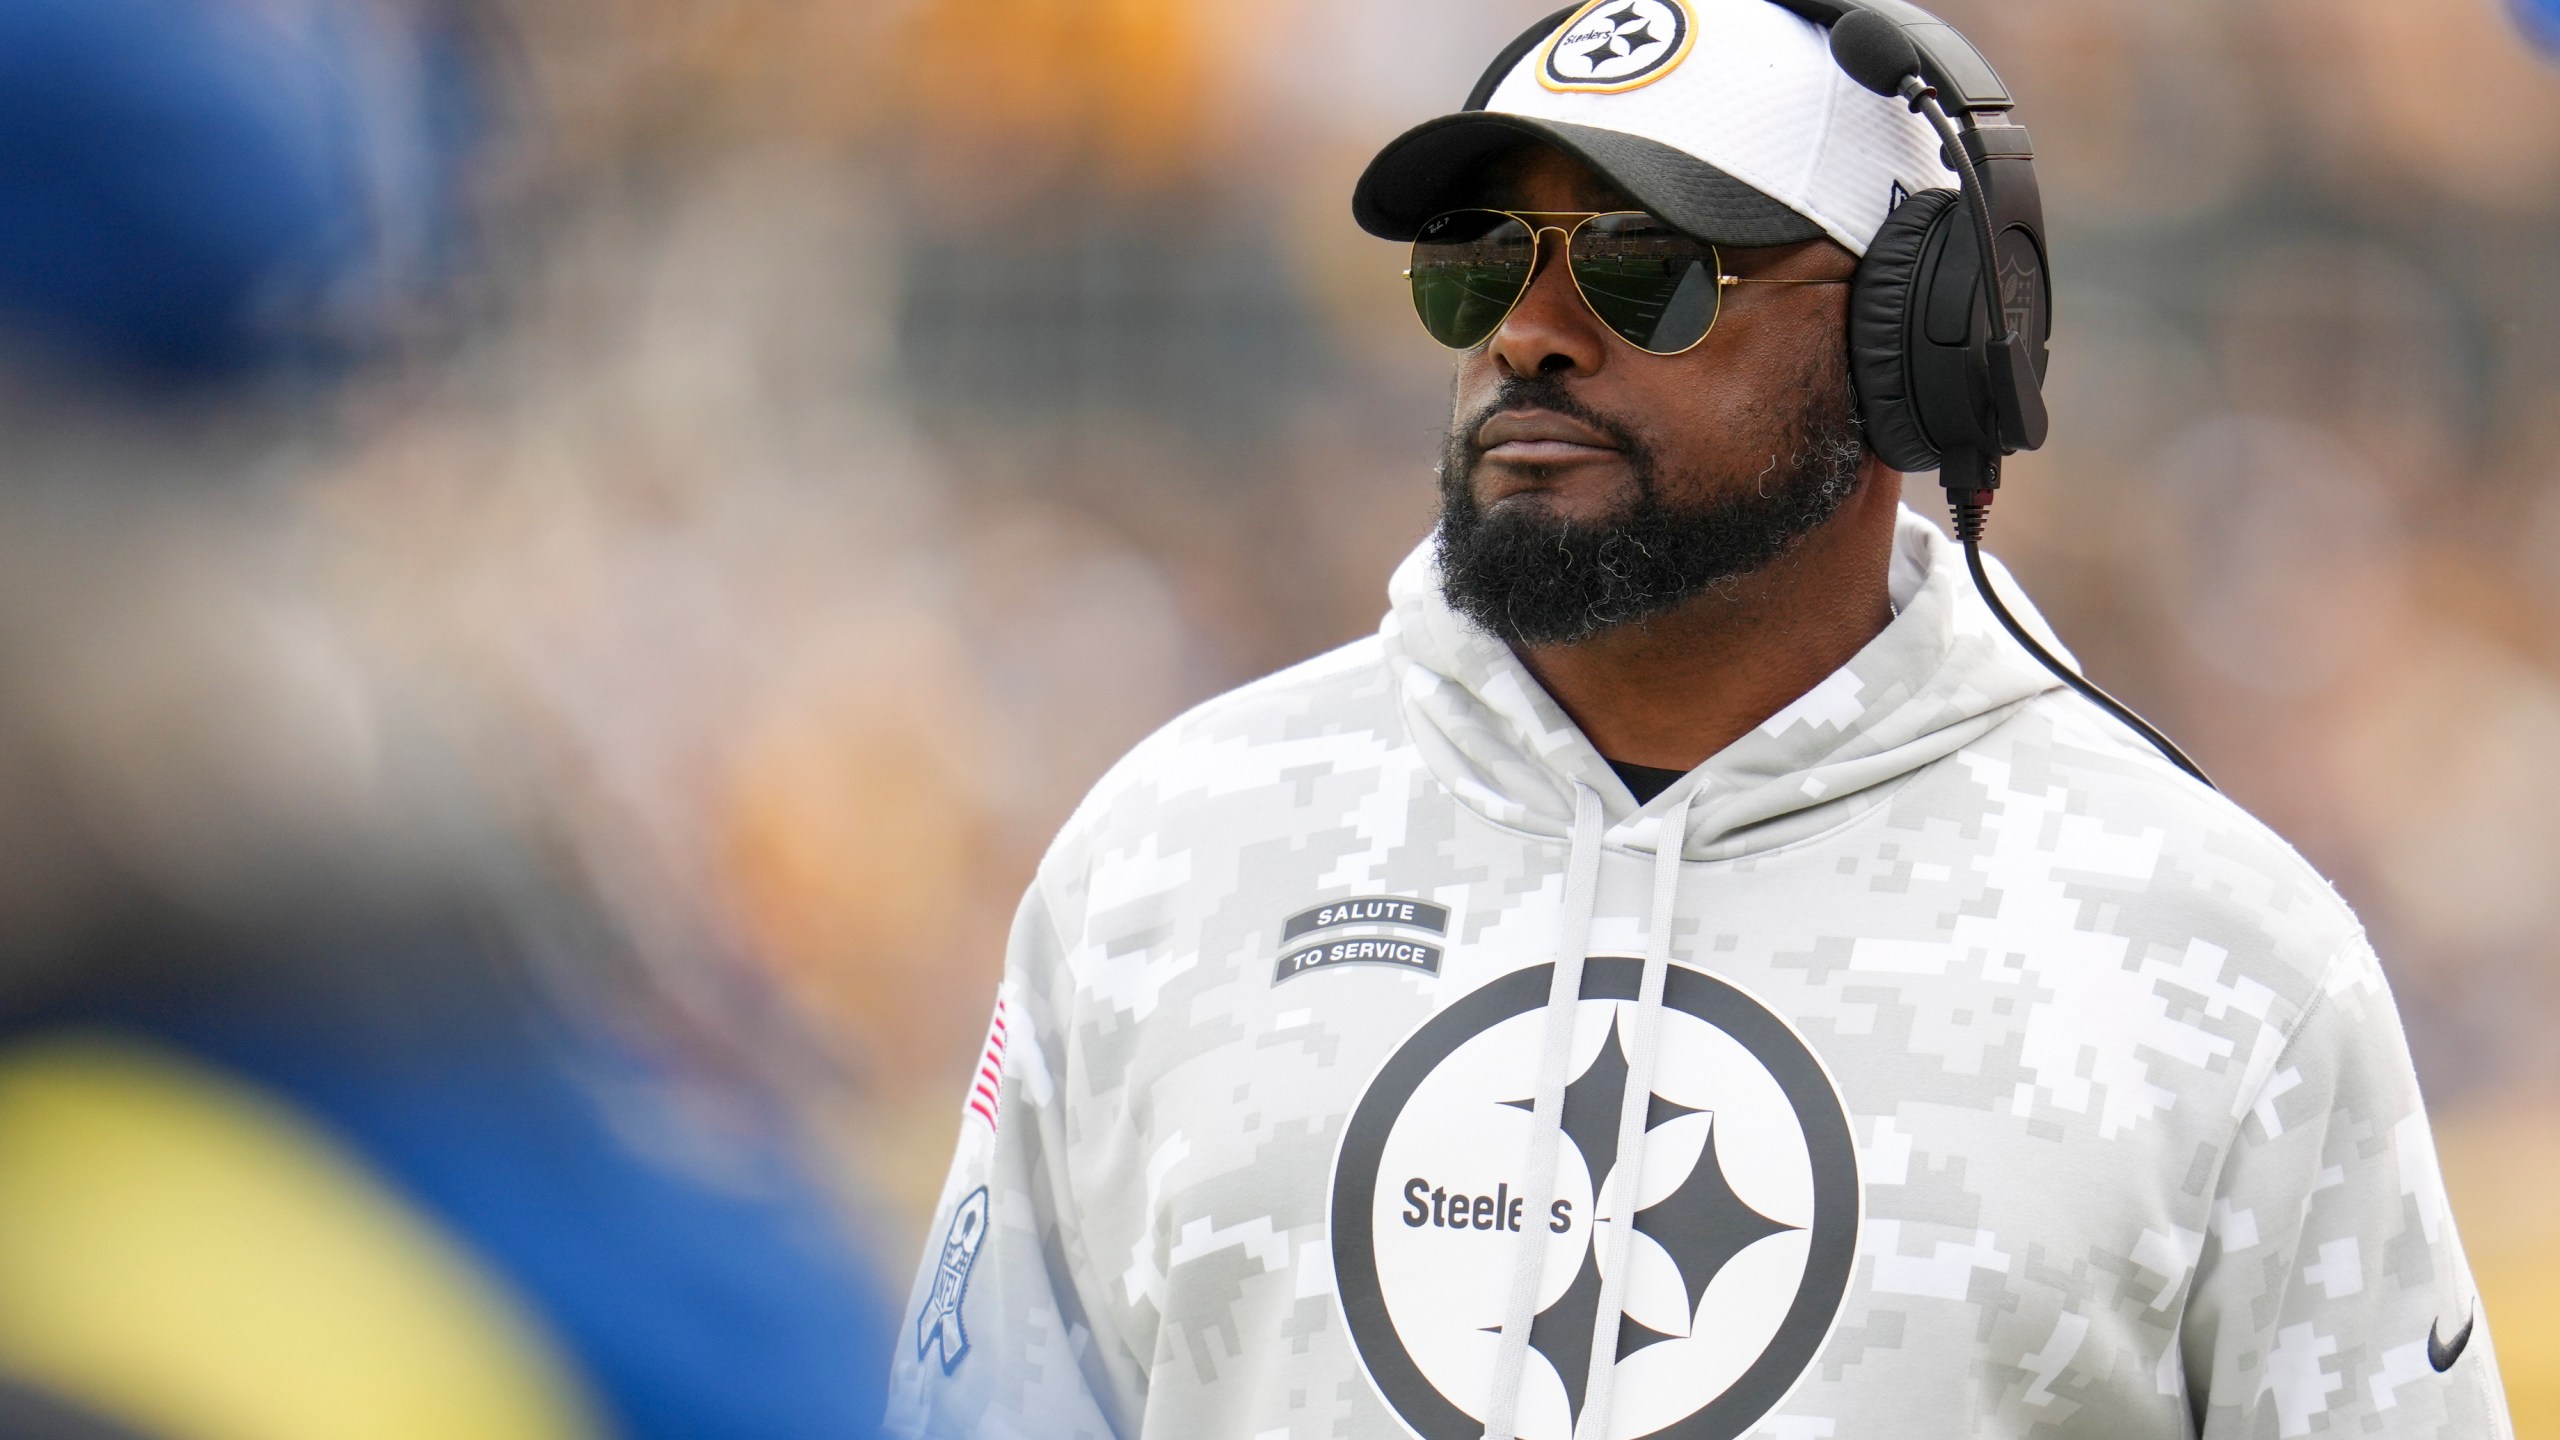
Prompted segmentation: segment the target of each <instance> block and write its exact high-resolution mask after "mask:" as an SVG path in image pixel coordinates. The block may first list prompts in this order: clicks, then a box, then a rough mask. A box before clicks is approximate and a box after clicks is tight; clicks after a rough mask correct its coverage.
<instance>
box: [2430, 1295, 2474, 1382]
mask: <svg viewBox="0 0 2560 1440" xmlns="http://www.w3.org/2000/svg"><path fill="white" fill-rule="evenodd" d="M2479 1319H2480V1308H2479V1307H2478V1306H2477V1305H2475V1306H2473V1307H2472V1309H2471V1313H2470V1314H2468V1315H2465V1316H2463V1317H2462V1328H2461V1329H2460V1330H2457V1331H2455V1332H2454V1335H2453V1343H2451V1344H2446V1343H2445V1342H2444V1340H2443V1339H2442V1338H2440V1337H2439V1336H2438V1335H2437V1334H2436V1331H2437V1330H2438V1329H2439V1328H2441V1327H2442V1326H2443V1324H2444V1322H2443V1321H2441V1320H2437V1321H2434V1322H2432V1323H2430V1324H2429V1325H2428V1326H2427V1363H2428V1364H2430V1365H2433V1366H2434V1367H2436V1373H2437V1374H2439V1375H2441V1374H2443V1373H2444V1372H2445V1371H2447V1370H2450V1369H2452V1368H2453V1362H2454V1361H2456V1360H2459V1359H2461V1358H2462V1352H2463V1350H2464V1348H2465V1347H2467V1346H2469V1345H2470V1344H2471V1327H2472V1326H2473V1325H2474V1324H2476V1323H2478V1321H2479Z"/></svg>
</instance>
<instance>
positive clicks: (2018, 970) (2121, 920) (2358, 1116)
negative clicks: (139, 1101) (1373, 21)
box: [890, 514, 2507, 1440]
mask: <svg viewBox="0 0 2560 1440" xmlns="http://www.w3.org/2000/svg"><path fill="white" fill-rule="evenodd" d="M1892 587H1893V593H1894V596H1895V600H1896V604H1897V605H1898V607H1899V610H1900V614H1899V616H1898V618H1896V619H1895V621H1894V622H1893V623H1892V625H1891V626H1889V627H1888V628H1887V629H1886V630H1885V631H1884V632H1883V633H1882V634H1881V635H1879V636H1878V637H1877V638H1876V639H1875V640H1874V641H1873V642H1872V643H1870V644H1869V645H1868V646H1867V647H1866V648H1865V649H1864V650H1863V651H1861V652H1860V653H1859V654H1858V655H1857V657H1856V658H1855V659H1853V660H1851V661H1850V663H1849V664H1848V665H1847V666H1846V667H1844V668H1843V669H1841V670H1840V671H1838V672H1837V673H1835V674H1833V675H1832V676H1831V677H1829V678H1828V679H1826V680H1824V681H1823V682H1822V683H1821V684H1819V685H1816V686H1815V687H1814V688H1813V689H1812V690H1810V691H1808V692H1807V693H1806V694H1805V695H1803V696H1802V697H1801V698H1800V699H1798V700H1797V701H1796V702H1795V703H1793V704H1791V705H1789V706H1788V707H1787V708H1786V709H1784V710H1782V711H1780V712H1779V713H1778V714H1776V715H1774V716H1772V717H1770V718H1769V720H1768V721H1767V722H1766V723H1765V724H1763V725H1761V726H1760V727H1759V728H1758V729H1756V730H1754V731H1753V732H1752V733H1750V734H1749V735H1747V736H1745V737H1743V738H1742V739H1741V740H1739V741H1737V742H1735V743H1734V744H1733V745H1732V746H1730V747H1728V748H1727V749H1726V750H1724V751H1723V752H1722V753H1720V754H1718V755H1717V756H1715V757H1714V758H1713V759H1712V760H1710V761H1708V762H1707V763H1706V764H1705V765H1703V766H1701V767H1700V768H1699V769H1698V770H1697V771H1695V772H1693V773H1692V774H1690V775H1689V776H1687V777H1686V778H1684V779H1683V780H1681V781H1680V782H1679V783H1677V784H1675V785H1673V786H1672V787H1671V788H1670V789H1668V790H1666V791H1665V792H1663V793H1662V794H1661V795H1659V796H1657V797H1656V798H1654V799H1653V800H1652V801H1651V802H1650V803H1648V804H1643V805H1639V804H1637V803H1636V801H1635V798H1634V797H1633V796H1632V795H1631V794H1630V793H1629V792H1628V791H1627V790H1626V788H1625V787H1624V786H1623V785H1622V784H1621V783H1620V782H1619V780H1618V778H1617V777H1616V776H1615V774H1614V773H1613V772H1612V771H1611V770H1610V769H1609V767H1608V765H1607V763H1606V762H1605V761H1604V760H1603V759H1602V758H1601V757H1600V755H1599V754H1598V753H1596V752H1595V751H1594V750H1593V749H1592V747H1591V746H1590V744H1589V743H1588V742H1587V741H1586V740H1585V739H1584V738H1583V736H1582V735H1581V733H1580V731H1579V730H1577V729H1576V728H1575V726H1574V725H1573V723H1572V722H1571V721H1570V720H1569V719H1568V718H1567V717H1566V716H1565V715H1564V713H1563V712H1562V711H1561V710H1559V709H1558V708H1557V707H1556V705H1555V704H1554V703H1553V702H1552V701H1551V700H1550V699H1549V698H1548V697H1547V696H1546V695H1545V694H1544V693H1543V692H1542V691H1541V690H1540V688H1539V687H1538V685H1537V684H1536V682H1535V681H1534V680H1533V679H1532V678H1531V677H1530V675H1529V674H1528V672H1527V671H1526V670H1525V669H1524V668H1523V667H1522V666H1521V664H1520V663H1519V661H1518V660H1517V658H1516V657H1514V656H1513V655H1512V654H1511V652H1510V651H1509V650H1508V649H1507V648H1506V647H1505V646H1503V645H1502V644H1501V643H1500V642H1498V641H1496V640H1494V639H1493V638H1491V637H1490V636H1488V635H1486V634H1484V633H1483V632H1481V631H1479V630H1477V629H1475V628H1473V627H1472V626H1470V625H1469V624H1468V623H1467V622H1465V621H1464V620H1462V619H1460V618H1459V617H1458V616H1456V615H1455V614H1454V613H1452V612H1451V611H1450V610H1449V609H1448V608H1447V607H1446V606H1445V605H1444V604H1443V603H1442V601H1441V599H1440V595H1439V586H1438V579H1437V575H1436V573H1435V571H1434V568H1433V565H1432V563H1431V558H1430V551H1429V547H1427V546H1426V547H1425V548H1424V549H1423V550H1421V551H1419V552H1417V553H1416V554H1415V555H1414V556H1413V558H1412V559H1410V560H1408V561H1407V562H1406V563H1405V565H1404V566H1403V567H1402V568H1401V569H1400V570H1399V571H1398V573H1397V575H1396V577H1395V580H1394V582H1393V586H1392V596H1393V602H1394V608H1393V610H1392V612H1391V613H1390V614H1389V615H1388V617H1387V619H1386V622H1385V624H1384V625H1383V626H1382V627H1381V629H1380V633H1379V634H1378V635H1377V636H1376V637H1375V638H1373V639H1369V640H1365V641H1362V642H1359V643H1357V644H1354V645H1350V646H1347V647H1345V648H1344V649H1341V650H1339V651H1336V652H1334V653H1332V654H1329V655H1325V656H1322V657H1320V658H1318V659H1315V660H1312V661H1309V662H1307V663H1306V664H1303V665H1300V666H1298V667H1296V668H1295V669H1292V670H1289V671H1286V672H1284V673H1282V674H1279V675H1276V676H1273V677H1271V678H1269V679H1267V680H1264V681H1261V682H1259V683H1257V684H1254V685H1251V686H1247V687H1245V688H1244V689H1242V690H1238V691H1236V692H1234V693H1232V694H1230V695H1227V696H1224V697H1222V698H1220V699H1217V700H1214V701H1212V702H1210V703H1209V704H1207V705H1204V706H1202V707H1200V708H1199V709H1198V710H1195V711H1193V712H1192V713H1190V714H1189V715H1186V716H1184V717H1183V718H1181V719H1180V720H1177V721H1175V722H1174V723H1173V724H1172V725H1170V726H1168V727H1166V728H1165V729H1164V730H1163V731H1161V732H1160V733H1158V734H1157V735H1156V736H1154V737H1153V738H1151V739H1150V740H1148V741H1147V742H1145V743H1144V744H1143V745H1141V746H1140V747H1139V748H1138V749H1137V750H1135V751H1134V752H1132V753H1131V754H1130V755H1129V757H1128V758H1127V759H1126V760H1124V761H1123V762H1122V763H1121V764H1120V765H1119V766H1118V767H1116V768H1115V769H1114V770H1113V771H1112V772H1111V773H1110V774H1109V775H1108V776H1107V777H1106V778H1105V779H1104V780H1103V781H1102V783H1101V784H1100V785H1099V786H1097V787H1096V788H1095V790H1094V792H1093V794H1092V796H1091V797H1090V798H1089V799H1088V800H1087V801H1086V802H1085V804H1084V805H1083V807H1082V808H1081V809H1080V810H1079V811H1078V812H1077V813H1076V815H1075V817H1074V818H1073V819H1072V820H1070V821H1069V822H1068V824H1067V826H1066V828H1065V830H1064V832H1063V833H1062V834H1061V835H1060V836H1059V838H1058V841H1057V843H1056V845H1055V847H1054V848H1053V849H1052V850H1051V851H1050V853H1049V855H1048V857H1047V858H1046V860H1045V861H1044V863H1043V864H1042V866H1041V868H1040V872H1039V876H1038V878H1037V880H1036V881H1035V882H1034V884H1033V885H1032V887H1031V891H1030V893H1029V895H1028V896H1027V897H1026V898H1025V900H1024V902H1023V905H1022V910H1021V913H1020V915H1019V917H1018V919H1017V921H1016V924H1015V929H1014V934H1013V942H1012V949H1011V953H1010V955H1009V957H1008V960H1007V966H1006V972H1005V978H1004V981H1003V984H1002V987H1001V990H1000V992H999V997H998V1000H997V1005H996V1015H995V1021H994V1023H993V1025H992V1026H991V1028H990V1031H989V1035H988V1042H987V1048H986V1053H985V1056H984V1061H983V1064H982V1065H981V1067H980V1070H979V1075H978V1080H977V1083H976V1086H975V1088H973V1090H972V1092H971V1094H970V1097H969V1101H968V1105H967V1108H966V1110H965V1111H964V1113H963V1116H962V1120H961V1138H960V1144H959V1153H958V1156H957V1158H956V1160H955V1161H954V1164H953V1167H952V1171H951V1178H950V1180H949V1183H948V1186H947V1188H946V1190H945V1193H944V1197H943V1202H942V1207H941V1212H940V1216H939V1218H938V1219H937V1222H936V1224H935V1227H934V1230H933V1234H932V1240H931V1243H930V1245H929V1247H928V1253H927V1254H926V1256H925V1257H924V1263H923V1266H922V1269H921V1272H920V1273H919V1275H918V1277H917V1280H916V1287H915V1292H914V1297H913V1301H912V1306H913V1308H912V1309H911V1311H910V1320H909V1324H908V1327H907V1330H906V1332H905V1334H904V1336H903V1338H902V1340H901V1343H900V1348H899V1352H898V1355H897V1357H896V1367H897V1373H896V1377H895V1381H894V1384H893V1391H894V1397H895V1398H894V1399H893V1404H892V1410H891V1415H890V1428H891V1431H892V1433H894V1434H897V1435H900V1436H932V1437H936V1440H961V1437H968V1440H978V1437H986V1440H1005V1437H1025V1440H1050V1437H1060V1440H1064V1437H1103V1436H1119V1437H1134V1436H1147V1437H1182V1440H1194V1437H1234V1440H1390V1437H1403V1436H1408V1435H1413V1436H1422V1437H1427V1440H1476V1437H1479V1436H1510V1435H1514V1434H1517V1435H1518V1436H1521V1437H1527V1440H1567V1437H1569V1436H1571V1437H1578V1440H1622V1437H1635V1436H1661V1437H1676V1440H1721V1437H1734V1436H1744V1435H1753V1436H1764V1437H1769V1440H1820V1437H1838V1440H1849V1437H1867V1436H1876V1437H1884V1436H1892V1437H1946V1440H1955V1437H1974V1436H1983V1435H2003V1436H2009V1435H2014V1436H2057V1437H2059V1436H2081V1437H2109V1440H2115V1437H2123V1440H2133V1437H2143V1440H2151V1437H2160V1440H2168V1437H2177V1436H2190V1435H2203V1436H2207V1437H2217V1440H2219V1437H2230V1440H2239V1437H2243V1436H2247V1437H2260V1436H2268V1437H2285V1436H2295V1435H2309V1434H2356V1435H2388V1436H2443V1437H2457V1436H2458V1437H2466V1440H2468V1437H2480V1436H2492V1435H2500V1434H2504V1433H2506V1431H2507V1425H2506V1420H2505V1416H2504V1407H2503V1403H2502V1401H2501V1398H2500V1389H2499V1384H2498V1380H2497V1372H2496V1368H2495V1360H2494V1358H2493V1356H2492V1354H2491V1350H2490V1345H2489V1341H2488V1335H2487V1322H2486V1321H2485V1320H2484V1319H2482V1318H2481V1317H2480V1315H2479V1314H2478V1306H2477V1301H2476V1297H2475V1296H2474V1293H2473V1290H2472V1285H2471V1280H2470V1277H2469V1274H2468V1271H2467V1270H2466V1268H2465V1264H2464V1261H2463V1257H2462V1253H2461V1248H2460V1245H2459V1242H2458V1240H2457V1239H2456V1237H2455V1234H2454V1229H2453V1223H2452V1219H2451V1217H2450V1216H2449V1214H2448V1213H2447V1211H2446V1206H2445V1200H2444V1194H2443V1188H2442V1186H2441V1184H2440V1182H2439V1180H2438V1178H2437V1173H2436V1161H2435V1150H2434V1145H2433V1142H2432V1140H2431V1138H2430V1136H2429V1133H2428V1128H2427V1119H2426V1114H2425V1111H2424V1110H2423V1108H2422V1107H2421V1105H2420V1102H2419V1098H2418V1091H2417V1086H2416V1082H2415V1080H2414V1078H2413V1076H2412V1074H2411V1071H2410V1066H2409V1059H2408V1054H2407V1050H2406V1046H2405V1045H2404V1043H2403V1041H2402V1038H2401V1032H2400V1026H2399V1022H2398V1018H2397V1016H2396V1014H2395V1012H2394V1010H2393V1008H2392V1003H2391V998H2390V994H2389V991H2388V990H2387V988H2386V987H2385V985H2384V981H2383V976H2382V972H2381V970H2380V968H2379V966H2378V965H2377V963H2376V961H2375V958H2374V955H2373V952H2372V950H2371V949H2370V948H2369V947H2368V945H2367V944H2366V942H2365V939H2364V936H2363V934H2362V932H2361V931H2360V930H2359V929H2358V927H2357V925H2356V922H2355V919H2354V917H2353V916H2352V915H2350V914H2349V913H2348V911H2347V910H2346V907H2345V906H2344V905H2342V904H2341V903H2340V902H2339V900H2338V899H2337V897H2336V896H2335V895H2334V894H2333V893H2332V892H2331V891H2330V889H2329V887H2328V886H2327V885H2326V884H2324V883H2323V882H2322V881H2321V879H2320V877H2319V876H2318V875H2316V874H2314V873H2313V872H2312V871H2311V870H2310V869H2309V868H2308V867H2307V866H2305V865H2304V863H2303V862H2302V861H2301V860H2300V859H2299V858H2298V857H2296V856H2295V855H2294V854H2293V852H2292V851H2291V850H2289V849H2288V848H2287V847H2286V846H2285V845H2284V843H2283V842H2282V841H2280V840H2278V839H2276V838H2275V837H2274V836H2273V835H2272V834H2270V833H2268V832H2267V831H2266V830H2265V829H2263V828H2262V827H2260V826H2259V825H2258V824H2257V823H2255V822H2254V821H2252V820H2251V819H2250V818H2249V817H2248V816H2247V815H2245V814H2243V813H2242V812H2241V811H2239V810H2238V809H2236V808H2234V807H2233V806H2232V805H2231V804H2230V803H2229V802H2228V801H2225V800H2224V799H2222V798H2221V797H2220V796H2218V795H2215V794H2213V793H2211V792H2210V791H2207V790H2205V789H2204V788H2202V787H2200V786H2198V785H2196V784H2194V783H2192V782H2191V781H2188V780H2187V779H2185V778H2184V777H2183V776H2181V775H2179V774H2178V773H2177V772H2175V771H2174V770H2172V769H2170V768H2169V767H2168V766H2167V765H2166V764H2165V763H2163V762H2161V761H2160V760H2159V759H2158V758H2157V757H2155V756H2154V755H2153V754H2151V752H2150V751H2148V750H2147V749H2146V748H2145V747H2144V746H2142V745H2141V744H2140V743H2139V742H2138V741H2136V740H2134V739H2132V738H2131V737H2130V736H2128V735H2127V734H2125V733H2124V732H2123V731H2122V730H2120V729H2118V728H2117V727H2116V726H2115V725H2114V724H2113V722H2111V721H2108V720H2107V719H2105V718H2104V717H2103V716H2101V715H2099V714H2098V713H2097V712H2096V711H2094V710H2093V709H2091V708H2090V707H2089V706H2087V705H2086V704H2085V703H2084V702H2082V701H2080V700H2079V699H2078V698H2076V697H2074V696H2072V695H2071V694H2070V693H2069V692H2068V691H2066V690H2063V689H2061V688H2059V687H2058V686H2056V685H2055V684H2054V683H2053V681H2052V679H2051V677H2049V676H2047V675H2046V674H2045V673H2044V672H2043V671H2041V670H2040V669H2038V668H2037V667H2036V665H2035V664H2034V663H2033V662H2032V661H2031V660H2030V659H2029V658H2028V657H2027V656H2026V655H2025V654H2024V653H2023V652H2022V651H2020V650H2019V649H2018V648H2017V647H2016V646H2015V645H2013V644H2012V643H2011V642H2009V641H2008V640H2007V639H2006V638H2005V637H2004V636H2003V635H2002V634H2001V632H2000V631H1999V629H1998V628H1997V625H1996V622H1995V621H1994V620H1993V619H1992V617H1991V616H1990V614H1989V613H1988V611H1986V610H1985V609H1984V608H1983V607H1982V605H1981V603H1980V601H1979V599H1978V598H1977V597H1975V596H1974V594H1973V593H1972V591H1971V588H1970V586H1969V584H1968V583H1967V581H1966V579H1965V578H1964V569H1963V560H1962V556H1961V552H1959V551H1957V550H1955V548H1954V547H1953V546H1952V545H1951V544H1950V543H1948V542H1947V541H1946V540H1944V539H1943V538H1942V537H1941V536H1940V535H1939V533H1938V532H1937V531H1936V530H1935V529H1934V528H1933V527H1931V526H1930V525H1928V524H1927V523H1926V522H1924V521H1922V520H1920V519H1919V518H1918V517H1916V516H1912V515H1908V514H1906V515H1905V516H1904V517H1903V520H1902V524H1901V529H1900V533H1899V538H1898V544H1897V554H1896V559H1895V563H1894V570H1893V577H1892ZM1666 837H1672V838H1674V839H1676V843H1672V844H1666V843H1665V841H1666ZM1628 1215H1632V1217H1633V1222H1632V1223H1631V1224H1620V1223H1619V1219H1620V1217H1623V1216H1628Z"/></svg>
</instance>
